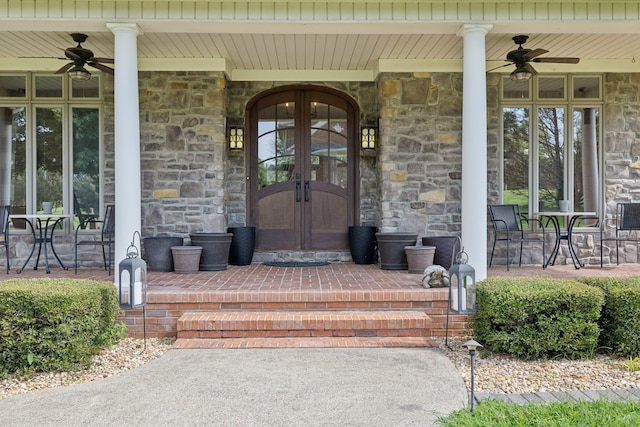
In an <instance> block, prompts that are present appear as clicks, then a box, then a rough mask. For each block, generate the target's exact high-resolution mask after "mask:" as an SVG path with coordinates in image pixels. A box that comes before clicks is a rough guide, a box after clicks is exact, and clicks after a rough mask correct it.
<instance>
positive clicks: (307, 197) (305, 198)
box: [304, 181, 309, 202]
mask: <svg viewBox="0 0 640 427" xmlns="http://www.w3.org/2000/svg"><path fill="white" fill-rule="evenodd" d="M304 201H305V202H308V201H309V181H305V182H304Z"/></svg>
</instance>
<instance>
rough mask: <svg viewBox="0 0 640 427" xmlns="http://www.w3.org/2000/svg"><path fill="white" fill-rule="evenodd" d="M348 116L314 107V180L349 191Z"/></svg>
mask: <svg viewBox="0 0 640 427" xmlns="http://www.w3.org/2000/svg"><path fill="white" fill-rule="evenodd" d="M346 117H347V114H346V111H344V110H343V109H341V108H337V107H335V106H331V105H327V104H322V103H317V102H314V103H312V105H311V126H310V130H311V153H310V154H311V180H313V181H323V182H327V183H329V184H334V185H338V186H340V187H342V188H345V189H346V188H347V178H348V176H347V119H346Z"/></svg>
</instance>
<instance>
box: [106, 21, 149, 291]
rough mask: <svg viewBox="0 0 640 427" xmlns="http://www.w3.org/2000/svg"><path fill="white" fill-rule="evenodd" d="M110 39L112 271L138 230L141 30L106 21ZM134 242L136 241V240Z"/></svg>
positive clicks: (116, 267)
mask: <svg viewBox="0 0 640 427" xmlns="http://www.w3.org/2000/svg"><path fill="white" fill-rule="evenodd" d="M107 28H109V29H110V30H111V31H112V32H113V34H114V35H115V41H114V51H115V56H114V68H115V70H116V71H115V79H114V109H115V143H114V151H115V193H116V194H115V205H116V236H115V239H116V242H115V246H116V247H115V258H114V260H115V275H114V277H115V278H117V277H118V263H119V262H120V261H122V260H123V259H124V258H125V257H126V255H127V254H126V252H127V247H128V246H129V244H130V243H131V240H132V239H133V233H134V232H135V231H140V228H141V225H142V220H141V216H142V214H141V184H140V180H141V173H140V117H139V111H140V106H139V100H138V44H137V38H136V37H137V36H138V35H139V34H141V31H140V29H139V28H138V26H137V25H136V24H131V23H126V24H125V23H114V24H107ZM136 244H138V243H137V241H136Z"/></svg>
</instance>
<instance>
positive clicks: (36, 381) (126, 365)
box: [0, 338, 174, 399]
mask: <svg viewBox="0 0 640 427" xmlns="http://www.w3.org/2000/svg"><path fill="white" fill-rule="evenodd" d="M146 341H147V342H146V348H145V347H144V340H142V339H134V338H124V339H122V340H120V341H119V342H118V343H117V344H116V345H114V346H112V347H109V348H106V349H104V350H103V351H102V352H101V353H100V354H97V355H96V356H94V357H93V360H92V363H91V366H90V367H89V368H87V369H84V370H81V371H75V372H48V373H41V374H36V375H34V376H33V377H32V378H30V379H28V380H24V381H22V380H19V379H16V378H12V379H7V380H2V379H0V399H2V398H3V397H7V396H11V395H13V394H20V393H28V392H30V391H36V390H44V389H47V388H55V387H62V386H66V385H70V384H78V383H83V382H88V381H93V380H96V379H98V378H107V377H110V376H112V375H117V374H119V373H121V372H124V371H128V370H129V369H133V368H136V367H138V366H140V365H142V364H143V363H146V362H148V361H150V360H153V359H155V358H158V357H160V356H162V355H163V354H164V353H165V352H166V351H167V350H169V349H170V348H171V346H172V345H173V341H174V339H173V338H147V340H146Z"/></svg>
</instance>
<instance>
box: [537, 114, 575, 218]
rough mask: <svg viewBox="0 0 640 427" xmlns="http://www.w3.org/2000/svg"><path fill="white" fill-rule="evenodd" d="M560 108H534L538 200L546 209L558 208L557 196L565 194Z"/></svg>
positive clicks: (561, 197) (561, 196)
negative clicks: (536, 110) (536, 122)
mask: <svg viewBox="0 0 640 427" xmlns="http://www.w3.org/2000/svg"><path fill="white" fill-rule="evenodd" d="M564 112H565V110H564V108H539V109H538V162H539V193H538V200H540V201H543V202H544V204H545V210H548V211H558V210H559V205H558V200H560V199H564V198H565V195H564V160H565V153H564ZM569 209H570V210H571V209H572V206H570V207H569Z"/></svg>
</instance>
